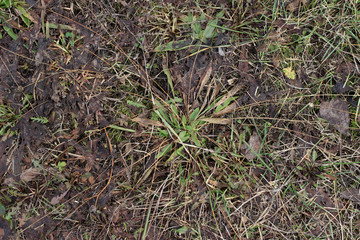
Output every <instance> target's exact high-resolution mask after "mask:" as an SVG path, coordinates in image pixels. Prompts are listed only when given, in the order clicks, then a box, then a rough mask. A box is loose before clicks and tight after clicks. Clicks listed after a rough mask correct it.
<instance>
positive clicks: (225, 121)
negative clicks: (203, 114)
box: [200, 118, 231, 125]
mask: <svg viewBox="0 0 360 240" xmlns="http://www.w3.org/2000/svg"><path fill="white" fill-rule="evenodd" d="M200 120H201V121H204V122H208V123H213V124H223V125H226V124H230V123H231V119H229V118H202V119H200Z"/></svg>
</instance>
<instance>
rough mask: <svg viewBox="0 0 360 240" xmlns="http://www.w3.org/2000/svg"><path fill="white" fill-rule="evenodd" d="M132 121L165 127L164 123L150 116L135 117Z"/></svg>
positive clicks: (143, 124)
mask: <svg viewBox="0 0 360 240" xmlns="http://www.w3.org/2000/svg"><path fill="white" fill-rule="evenodd" d="M132 121H134V122H137V123H138V124H140V125H142V126H156V127H163V126H164V125H163V124H162V123H161V122H159V121H154V120H151V119H148V118H140V117H136V118H133V119H132Z"/></svg>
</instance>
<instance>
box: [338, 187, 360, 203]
mask: <svg viewBox="0 0 360 240" xmlns="http://www.w3.org/2000/svg"><path fill="white" fill-rule="evenodd" d="M340 196H341V197H342V198H345V199H347V200H350V201H353V202H355V203H360V191H359V190H358V189H356V188H350V189H348V190H346V191H343V192H341V193H340Z"/></svg>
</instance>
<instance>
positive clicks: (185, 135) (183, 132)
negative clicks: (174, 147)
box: [179, 131, 190, 142]
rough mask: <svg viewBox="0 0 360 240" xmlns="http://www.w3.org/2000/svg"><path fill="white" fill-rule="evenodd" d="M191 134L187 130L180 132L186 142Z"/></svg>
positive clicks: (181, 137) (181, 138)
mask: <svg viewBox="0 0 360 240" xmlns="http://www.w3.org/2000/svg"><path fill="white" fill-rule="evenodd" d="M189 137H190V136H189V134H188V133H187V132H186V131H182V132H181V133H180V134H179V138H180V140H181V141H182V142H185V141H186V140H188V139H189Z"/></svg>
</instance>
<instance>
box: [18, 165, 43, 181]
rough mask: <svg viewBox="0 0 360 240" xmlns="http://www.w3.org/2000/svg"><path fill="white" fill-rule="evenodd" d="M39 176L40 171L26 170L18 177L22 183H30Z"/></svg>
mask: <svg viewBox="0 0 360 240" xmlns="http://www.w3.org/2000/svg"><path fill="white" fill-rule="evenodd" d="M39 174H40V169H38V168H29V169H26V170H25V171H24V172H23V173H21V175H20V179H21V180H23V181H24V182H30V181H31V180H33V179H34V178H36V176H37V175H39Z"/></svg>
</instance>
